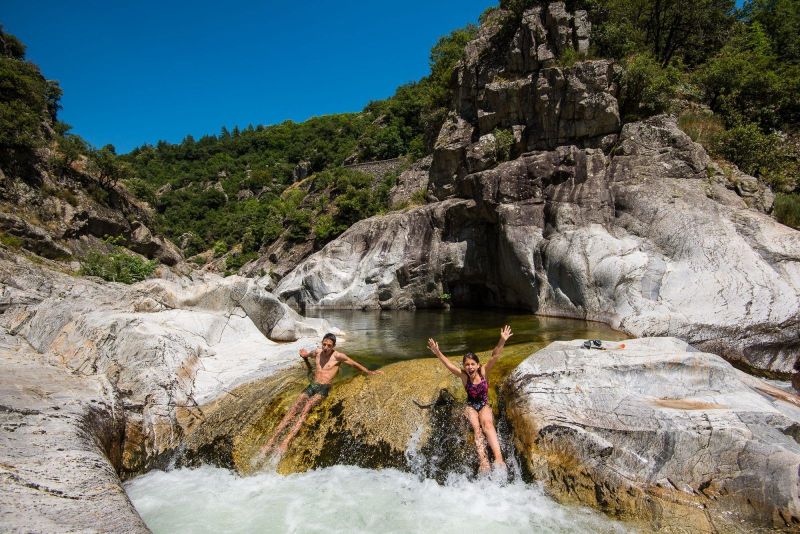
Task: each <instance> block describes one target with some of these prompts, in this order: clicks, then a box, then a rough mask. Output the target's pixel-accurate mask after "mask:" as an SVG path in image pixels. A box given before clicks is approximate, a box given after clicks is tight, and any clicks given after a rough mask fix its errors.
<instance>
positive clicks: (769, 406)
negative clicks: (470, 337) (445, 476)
mask: <svg viewBox="0 0 800 534" xmlns="http://www.w3.org/2000/svg"><path fill="white" fill-rule="evenodd" d="M581 343H582V340H578V341H573V342H555V343H552V344H551V345H549V346H548V347H547V348H545V349H543V350H541V351H539V352H537V353H535V354H533V355H532V356H531V357H529V358H528V359H527V360H525V361H524V362H523V363H522V364H521V365H520V366H519V367H518V368H517V369H516V370H515V371H514V372H513V373H512V374H511V375H510V376H509V378H508V380H507V382H506V386H505V398H506V402H507V405H506V406H507V416H508V418H509V421H510V423H511V424H512V427H513V429H514V437H515V441H516V443H517V449H518V451H519V452H520V453H521V454H522V455H523V456H524V458H525V461H526V463H527V466H528V468H529V470H530V471H531V473H532V474H533V475H534V477H535V478H537V479H539V480H542V481H543V482H544V484H545V485H546V487H547V488H548V489H549V490H550V491H551V492H552V493H553V494H554V495H557V496H558V497H560V498H562V499H563V500H565V501H577V502H580V503H583V504H588V505H591V506H595V507H597V508H600V509H602V510H604V511H606V512H608V513H610V514H613V515H614V516H619V517H623V518H629V519H634V520H640V521H645V522H646V524H649V525H650V527H652V528H655V529H667V530H669V529H672V530H673V531H684V530H686V529H692V530H697V531H701V532H717V531H724V532H744V531H751V530H752V529H757V528H760V529H771V528H775V529H785V530H796V529H797V528H798V526H800V496H799V494H798V491H799V490H800V479H799V478H798V467H800V444H799V443H798V439H800V398H798V397H797V396H795V395H793V394H791V393H786V392H784V391H782V390H779V389H777V388H774V387H772V386H770V385H769V384H767V383H766V382H763V381H761V380H759V379H756V378H753V377H751V376H749V375H747V374H745V373H743V372H741V371H738V370H736V369H734V368H733V367H732V366H731V365H730V364H728V363H727V362H725V361H724V360H723V359H722V358H720V357H718V356H715V355H713V354H708V353H704V352H700V351H698V350H696V349H694V348H692V347H691V346H689V345H687V344H686V343H684V342H682V341H680V340H677V339H674V338H644V339H635V340H629V341H626V342H625V348H624V349H616V350H615V348H614V345H611V348H610V350H605V351H601V350H590V349H584V348H582V347H581Z"/></svg>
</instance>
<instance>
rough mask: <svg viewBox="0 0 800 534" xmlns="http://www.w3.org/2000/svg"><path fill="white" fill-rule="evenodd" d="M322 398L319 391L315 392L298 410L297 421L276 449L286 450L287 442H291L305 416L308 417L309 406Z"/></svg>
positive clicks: (312, 405) (311, 406) (282, 451)
mask: <svg viewBox="0 0 800 534" xmlns="http://www.w3.org/2000/svg"><path fill="white" fill-rule="evenodd" d="M322 399H323V396H322V395H320V394H319V393H316V394H314V396H313V397H311V399H310V400H309V401H308V402H307V403H306V405H305V407H304V408H303V411H302V412H300V417H298V418H297V421H296V422H295V423H294V426H293V427H292V429H291V430H290V431H289V433H288V434H286V437H285V438H284V440H283V442H281V444H280V445H279V446H278V451H279V452H280V453H281V454H283V453H285V452H286V449H288V448H289V443H291V442H292V440H293V439H294V437H295V435H296V434H297V433H298V432H299V431H300V427H301V426H303V423H304V422H305V420H306V417H308V412H310V411H311V408H313V407H314V406H316V405H317V404H319V403H320V401H321V400H322Z"/></svg>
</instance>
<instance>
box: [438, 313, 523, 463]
mask: <svg viewBox="0 0 800 534" xmlns="http://www.w3.org/2000/svg"><path fill="white" fill-rule="evenodd" d="M512 335H513V334H512V333H511V327H510V326H508V325H506V326H504V327H503V328H502V330H500V340H499V341H498V342H497V345H496V346H495V348H494V350H493V351H492V356H491V358H489V361H488V362H486V363H485V364H483V365H481V364H480V361H479V360H478V356H477V355H476V354H474V353H472V352H467V353H466V354H465V355H464V358H463V359H462V361H461V365H462V368H461V369H459V368H458V367H456V366H455V365H454V364H453V363H452V362H451V361H450V360H448V359H447V357H446V356H445V355H444V354H442V351H441V350H439V344H438V343H437V342H436V341H434V339H433V338H430V339H428V348H429V349H430V350H431V352H433V354H434V355H436V357H437V358H439V360H440V361H441V362H442V363H443V364H444V366H445V367H447V369H448V370H449V371H450V372H451V373H453V374H454V375H456V376H457V377H459V378H460V379H461V383H462V384H464V389H466V390H467V405H466V406H465V407H464V415H465V416H466V418H467V420H468V421H469V423H470V425H471V426H472V430H473V431H474V433H475V447H476V448H477V449H478V460H479V462H480V467H479V469H480V471H481V472H482V473H483V472H487V471H488V470H489V459H488V458H487V457H486V442H487V441H488V442H489V448H490V449H491V450H492V455H493V456H494V464H495V466H499V467H503V468H505V465H506V464H505V462H504V461H503V453H502V452H500V442H499V440H498V439H497V431H496V430H495V428H494V417H493V416H492V407H491V406H489V382H488V381H487V380H486V377H487V375H488V374H489V371H490V370H491V369H492V367H493V366H494V364H495V362H497V360H498V359H499V358H500V355H501V354H502V353H503V347H504V346H505V344H506V341H508V338H510V337H511V336H512Z"/></svg>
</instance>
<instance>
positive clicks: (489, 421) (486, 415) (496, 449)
mask: <svg viewBox="0 0 800 534" xmlns="http://www.w3.org/2000/svg"><path fill="white" fill-rule="evenodd" d="M478 421H479V422H480V425H481V428H482V429H483V433H484V435H485V436H486V441H488V442H489V448H490V449H492V454H493V455H494V463H495V464H500V465H506V463H505V462H504V461H503V453H502V452H501V451H500V440H498V439H497V431H496V430H495V428H494V417H493V416H492V409H491V408H490V407H489V406H488V405H486V406H484V407H483V408H481V411H480V413H479V414H478Z"/></svg>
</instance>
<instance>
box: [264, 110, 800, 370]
mask: <svg viewBox="0 0 800 534" xmlns="http://www.w3.org/2000/svg"><path fill="white" fill-rule="evenodd" d="M276 293H277V294H278V295H279V296H281V297H283V298H286V299H287V300H288V301H289V302H290V303H294V304H295V305H297V306H298V307H302V306H311V307H334V308H336V307H339V308H378V307H380V308H414V307H435V306H439V305H442V299H441V295H444V294H446V295H449V297H450V299H449V303H451V304H453V305H468V306H469V305H494V306H512V307H518V308H524V309H530V310H532V311H534V312H537V313H542V314H545V315H554V316H562V317H574V318H581V319H589V320H596V321H603V322H606V323H608V324H610V325H611V326H613V327H614V328H617V329H620V330H623V331H625V332H627V333H629V334H633V335H636V336H662V335H671V336H678V337H681V338H682V339H684V340H687V341H689V342H691V343H693V344H695V345H697V346H699V347H701V348H703V349H704V350H708V351H712V352H715V353H718V354H721V355H723V356H725V357H726V358H727V359H729V360H732V361H736V362H739V363H741V364H742V365H744V366H747V367H750V368H753V369H757V370H761V371H764V372H767V373H773V374H775V375H777V376H782V377H788V376H790V375H791V374H792V373H794V372H796V366H797V365H798V354H800V337H798V332H800V232H797V231H795V230H792V229H790V228H788V227H785V226H783V225H781V224H779V223H777V222H775V221H774V220H773V219H772V218H771V217H769V216H768V215H765V214H763V213H761V212H758V211H756V210H753V209H751V208H748V207H747V205H746V204H745V202H744V200H742V199H741V198H740V197H739V196H738V195H737V194H736V192H735V191H733V190H731V189H728V188H727V187H726V178H725V176H724V174H723V173H722V172H721V171H719V169H717V168H716V167H715V166H714V165H713V163H712V162H711V161H710V160H709V158H708V156H707V155H706V153H705V151H704V150H703V149H702V147H700V146H699V145H697V144H695V143H693V142H692V141H691V139H689V138H688V136H686V135H685V134H684V133H683V132H682V131H681V130H680V129H678V128H677V126H676V125H675V122H674V120H673V119H671V118H670V117H665V116H661V117H656V118H653V119H650V120H648V121H645V122H640V123H632V124H629V125H626V126H625V127H624V128H623V130H622V134H621V136H620V142H619V144H618V146H617V148H616V149H615V151H614V153H613V154H606V153H604V152H603V151H602V150H600V149H582V148H578V147H576V146H566V147H559V148H557V149H555V150H552V151H546V152H532V153H527V154H524V155H522V156H521V157H519V158H517V159H516V160H513V161H509V162H506V163H503V164H501V165H498V166H497V167H495V168H493V169H490V170H486V171H481V172H479V173H475V174H470V175H466V176H465V177H464V178H462V179H457V180H454V181H453V182H452V198H448V199H446V200H443V201H441V202H436V203H432V204H428V205H426V206H422V207H418V208H414V209H411V210H409V211H404V212H397V213H391V214H388V215H385V216H379V217H374V218H372V219H368V220H366V221H361V222H360V223H358V224H356V225H354V226H353V227H351V228H350V229H349V230H348V231H347V232H345V233H344V234H343V235H342V236H340V237H339V238H338V239H336V240H334V241H332V242H331V243H329V244H328V245H327V246H326V247H325V248H323V249H322V250H321V251H319V252H317V253H316V254H314V255H312V256H311V257H309V258H308V259H307V260H306V261H305V262H304V263H302V264H301V265H300V266H298V267H297V269H295V270H294V271H293V272H292V273H290V274H289V275H288V276H287V277H286V278H284V279H283V280H282V281H281V283H280V284H279V285H278V287H277V288H276Z"/></svg>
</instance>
